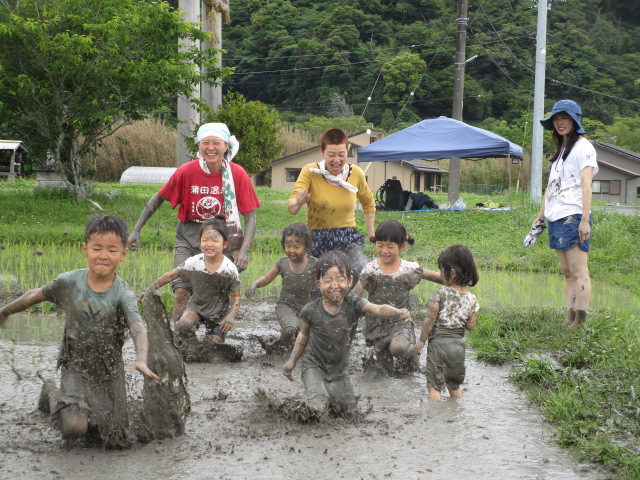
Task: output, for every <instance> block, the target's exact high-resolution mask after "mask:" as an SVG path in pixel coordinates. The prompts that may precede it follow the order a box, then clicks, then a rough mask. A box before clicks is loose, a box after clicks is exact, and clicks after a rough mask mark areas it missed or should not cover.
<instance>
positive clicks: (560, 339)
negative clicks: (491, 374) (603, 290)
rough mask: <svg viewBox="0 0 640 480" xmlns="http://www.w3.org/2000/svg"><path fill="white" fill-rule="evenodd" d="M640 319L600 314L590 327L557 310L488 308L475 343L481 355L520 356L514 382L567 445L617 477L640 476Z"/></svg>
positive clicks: (507, 358) (490, 357)
mask: <svg viewBox="0 0 640 480" xmlns="http://www.w3.org/2000/svg"><path fill="white" fill-rule="evenodd" d="M639 327H640V319H639V318H638V315H637V314H636V315H634V316H620V315H618V314H616V313H615V312H608V311H598V312H592V313H591V314H590V319H589V321H588V322H587V324H586V326H585V327H584V328H582V329H579V330H578V329H568V328H565V327H563V326H562V324H561V322H560V321H559V320H558V315H557V311H555V310H529V311H525V310H519V311H514V310H512V309H500V310H498V309H495V310H490V311H483V312H482V313H481V315H480V318H479V320H478V327H477V328H476V330H475V331H474V332H473V333H472V335H470V337H469V342H470V344H471V345H472V346H473V347H474V350H475V351H476V353H477V356H478V358H479V359H480V360H484V361H487V362H491V363H503V362H507V361H514V368H513V369H512V372H511V376H512V379H513V380H514V381H515V382H516V384H518V385H519V386H520V387H521V388H523V389H524V390H526V391H527V392H528V396H529V398H530V399H531V400H532V401H533V402H534V403H536V404H537V405H539V406H540V409H541V411H542V413H543V414H544V416H545V417H546V418H547V419H548V420H550V421H551V422H552V423H553V424H554V425H555V426H556V427H557V430H558V436H559V439H560V442H561V443H562V444H563V445H565V446H571V447H573V448H575V449H576V450H578V451H579V452H580V454H581V456H582V458H584V459H586V460H589V461H592V462H599V463H602V464H603V465H604V466H605V467H606V468H607V469H608V470H609V471H610V472H611V473H612V474H613V476H614V477H615V478H621V479H622V478H624V479H636V478H640V455H639V453H638V452H639V451H640V398H639V396H638V393H639V392H638V391H639V389H640V328H639Z"/></svg>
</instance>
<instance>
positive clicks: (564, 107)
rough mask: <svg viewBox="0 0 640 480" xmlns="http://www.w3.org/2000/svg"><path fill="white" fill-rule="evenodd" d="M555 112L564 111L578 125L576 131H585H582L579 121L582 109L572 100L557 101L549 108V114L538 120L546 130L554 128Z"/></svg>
mask: <svg viewBox="0 0 640 480" xmlns="http://www.w3.org/2000/svg"><path fill="white" fill-rule="evenodd" d="M557 113H566V114H567V115H569V116H570V117H571V118H572V119H573V121H574V122H576V125H577V126H578V129H577V130H576V133H578V134H584V133H587V132H585V131H584V128H582V125H581V123H580V122H582V109H581V108H580V105H578V104H577V103H576V102H574V101H573V100H559V101H557V102H556V104H555V105H554V106H553V108H552V109H551V115H549V116H548V117H546V118H543V119H542V120H540V123H541V124H542V126H543V127H544V128H546V129H547V130H553V129H554V128H553V116H554V115H555V114H557Z"/></svg>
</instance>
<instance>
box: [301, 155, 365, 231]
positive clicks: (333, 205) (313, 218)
mask: <svg viewBox="0 0 640 480" xmlns="http://www.w3.org/2000/svg"><path fill="white" fill-rule="evenodd" d="M310 168H318V164H317V163H309V164H307V165H305V166H304V168H303V169H302V171H301V172H300V176H299V177H298V180H297V181H296V185H295V187H294V188H293V193H292V194H291V197H290V199H289V200H291V199H294V198H296V197H297V196H298V192H299V191H300V190H308V191H309V193H310V194H311V197H310V198H309V202H307V226H308V227H309V228H310V229H312V230H325V229H328V228H347V227H355V226H356V215H355V209H356V200H358V201H359V202H360V204H361V205H362V211H363V212H364V213H372V212H375V211H376V204H375V202H374V200H373V194H372V193H371V190H369V185H367V181H366V179H365V176H364V172H363V171H362V169H361V168H360V167H358V166H356V165H351V175H350V176H349V179H348V180H347V182H348V183H350V184H351V185H353V186H354V187H357V189H358V193H352V192H350V191H349V190H347V189H346V188H344V187H341V186H339V185H337V186H334V185H330V184H329V183H328V182H327V180H325V178H324V177H323V176H322V175H320V174H319V173H312V172H311V171H309V169H310Z"/></svg>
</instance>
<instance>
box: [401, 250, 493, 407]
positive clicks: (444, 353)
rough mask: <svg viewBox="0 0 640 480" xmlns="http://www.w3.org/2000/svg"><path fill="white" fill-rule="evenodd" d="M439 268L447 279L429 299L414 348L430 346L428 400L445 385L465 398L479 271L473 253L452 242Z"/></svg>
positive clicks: (453, 394) (477, 306)
mask: <svg viewBox="0 0 640 480" xmlns="http://www.w3.org/2000/svg"><path fill="white" fill-rule="evenodd" d="M438 268H440V275H441V276H442V280H443V281H444V286H442V287H439V288H438V289H437V290H436V291H435V292H433V295H431V298H430V299H429V309H428V311H427V316H426V317H425V319H424V323H423V324H422V332H421V333H420V340H419V341H418V343H416V346H415V347H414V351H415V353H416V354H417V355H420V353H421V352H422V347H424V343H425V341H427V339H428V341H429V347H428V348H427V369H426V375H427V388H428V389H429V400H433V401H438V400H440V399H441V395H440V392H442V391H443V390H444V388H445V385H446V387H447V389H448V390H449V394H450V395H451V396H452V397H454V398H462V389H461V388H460V386H461V385H462V383H463V382H464V375H465V365H464V331H465V329H466V330H469V331H471V330H473V329H474V328H475V327H476V321H477V318H478V310H479V309H480V305H479V304H478V299H477V298H476V296H475V295H474V294H473V293H471V292H469V289H468V288H467V287H468V286H469V287H473V286H474V285H475V284H477V283H478V279H479V277H478V271H477V270H476V264H475V262H474V261H473V255H472V254H471V252H470V251H469V249H468V248H467V247H465V246H464V245H459V244H458V245H452V246H450V247H449V248H447V249H445V250H444V251H443V252H442V253H441V254H440V257H439V258H438Z"/></svg>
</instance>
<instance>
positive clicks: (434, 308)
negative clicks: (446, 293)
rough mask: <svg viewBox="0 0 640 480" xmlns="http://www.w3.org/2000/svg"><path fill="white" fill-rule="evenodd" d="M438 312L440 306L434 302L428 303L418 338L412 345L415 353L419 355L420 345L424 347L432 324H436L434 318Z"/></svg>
mask: <svg viewBox="0 0 640 480" xmlns="http://www.w3.org/2000/svg"><path fill="white" fill-rule="evenodd" d="M438 312H440V306H439V305H438V304H437V303H435V302H431V303H429V310H427V316H426V317H425V318H424V321H423V322H422V330H421V331H420V340H418V342H416V344H415V346H414V347H413V351H414V352H415V354H416V355H420V353H421V352H422V347H424V344H425V342H426V341H427V339H428V338H429V334H430V333H431V330H433V326H434V325H435V324H436V319H437V318H438Z"/></svg>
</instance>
